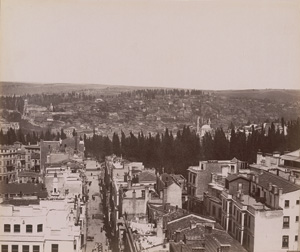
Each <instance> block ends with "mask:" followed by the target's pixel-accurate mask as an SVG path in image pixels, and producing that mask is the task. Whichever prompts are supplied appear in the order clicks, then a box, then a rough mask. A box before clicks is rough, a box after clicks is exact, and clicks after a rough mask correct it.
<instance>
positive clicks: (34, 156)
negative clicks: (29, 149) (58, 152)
mask: <svg viewBox="0 0 300 252" xmlns="http://www.w3.org/2000/svg"><path fill="white" fill-rule="evenodd" d="M31 159H40V153H31Z"/></svg>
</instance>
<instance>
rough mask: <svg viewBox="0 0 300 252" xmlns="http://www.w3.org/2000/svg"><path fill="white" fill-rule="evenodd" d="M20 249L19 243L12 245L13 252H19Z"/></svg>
mask: <svg viewBox="0 0 300 252" xmlns="http://www.w3.org/2000/svg"><path fill="white" fill-rule="evenodd" d="M18 251H19V245H11V252H18Z"/></svg>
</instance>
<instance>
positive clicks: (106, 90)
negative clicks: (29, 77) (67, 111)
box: [0, 82, 151, 95]
mask: <svg viewBox="0 0 300 252" xmlns="http://www.w3.org/2000/svg"><path fill="white" fill-rule="evenodd" d="M149 88H151V87H149ZM137 89H145V87H131V86H117V85H116V86H114V85H103V84H63V83H53V84H39V83H18V82H0V94H1V95H14V94H15V95H25V94H41V93H67V92H72V91H96V93H102V94H107V95H115V94H118V93H120V92H126V91H131V90H137Z"/></svg>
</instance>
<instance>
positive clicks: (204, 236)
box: [170, 226, 247, 252]
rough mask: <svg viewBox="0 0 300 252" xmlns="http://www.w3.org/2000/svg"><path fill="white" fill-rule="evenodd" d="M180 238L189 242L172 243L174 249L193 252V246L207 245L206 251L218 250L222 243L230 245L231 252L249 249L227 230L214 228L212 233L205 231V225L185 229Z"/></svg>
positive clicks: (241, 251)
mask: <svg viewBox="0 0 300 252" xmlns="http://www.w3.org/2000/svg"><path fill="white" fill-rule="evenodd" d="M180 239H183V240H187V241H188V244H183V242H179V243H171V244H170V246H172V248H173V251H178V252H179V251H186V252H192V251H193V248H196V247H205V252H216V251H217V249H218V248H220V247H221V245H223V246H226V245H230V252H246V251H247V250H246V249H244V248H243V246H242V245H241V244H240V243H239V242H238V241H237V240H235V239H233V238H232V237H231V236H230V235H229V234H228V233H226V231H225V230H219V229H212V230H211V233H208V232H207V231H205V227H204V226H197V227H196V228H193V229H185V230H182V231H181V232H180Z"/></svg>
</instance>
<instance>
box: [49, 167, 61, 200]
mask: <svg viewBox="0 0 300 252" xmlns="http://www.w3.org/2000/svg"><path fill="white" fill-rule="evenodd" d="M52 188H53V190H52V192H51V196H53V197H57V196H59V191H58V178H57V173H56V171H55V173H54V178H53V182H52Z"/></svg>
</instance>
